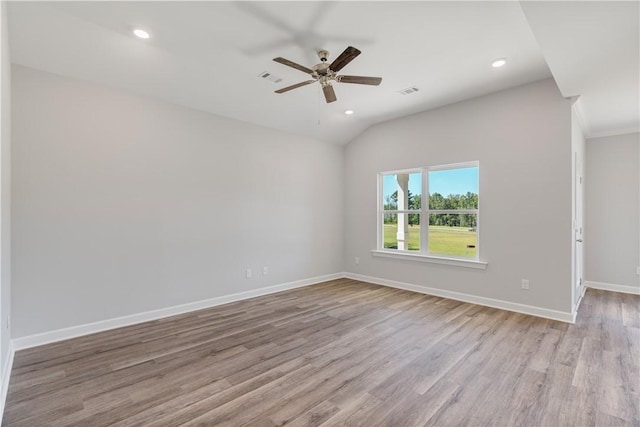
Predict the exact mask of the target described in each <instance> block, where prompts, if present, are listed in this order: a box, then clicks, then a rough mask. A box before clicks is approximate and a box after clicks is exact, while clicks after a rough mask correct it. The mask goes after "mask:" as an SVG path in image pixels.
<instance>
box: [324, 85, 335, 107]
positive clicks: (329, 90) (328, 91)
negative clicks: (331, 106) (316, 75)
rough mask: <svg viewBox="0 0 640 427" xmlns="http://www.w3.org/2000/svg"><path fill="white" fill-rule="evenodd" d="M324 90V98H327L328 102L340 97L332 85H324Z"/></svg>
mask: <svg viewBox="0 0 640 427" xmlns="http://www.w3.org/2000/svg"><path fill="white" fill-rule="evenodd" d="M322 92H324V99H326V100H327V104H328V103H330V102H333V101H335V100H337V99H338V98H336V93H335V92H334V91H333V86H331V85H327V86H323V88H322Z"/></svg>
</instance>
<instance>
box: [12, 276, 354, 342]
mask: <svg viewBox="0 0 640 427" xmlns="http://www.w3.org/2000/svg"><path fill="white" fill-rule="evenodd" d="M343 277H344V274H343V273H334V274H327V275H324V276H317V277H312V278H309V279H303V280H297V281H294V282H288V283H282V284H280V285H274V286H268V287H265V288H260V289H254V290H250V291H245V292H238V293H236V294H231V295H223V296H220V297H216V298H211V299H207V300H202V301H196V302H191V303H187V304H181V305H176V306H172V307H167V308H161V309H158V310H152V311H147V312H144V313H136V314H131V315H128V316H122V317H117V318H114V319H107V320H101V321H99V322H93V323H87V324H84V325H78V326H72V327H69V328H64V329H58V330H54V331H49V332H44V333H41V334H35V335H28V336H25V337H20V338H14V339H13V340H12V345H13V349H14V351H18V350H24V349H26V348H31V347H37V346H40V345H44V344H50V343H54V342H58V341H64V340H67V339H71V338H77V337H81V336H84V335H89V334H94V333H96V332H103V331H108V330H110V329H116V328H121V327H124V326H131V325H135V324H138V323H143V322H148V321H151V320H157V319H161V318H164V317H169V316H175V315H177V314H183V313H187V312H190V311H195V310H201V309H203V308H210V307H215V306H217V305H222V304H228V303H230V302H235V301H240V300H245V299H249V298H254V297H259V296H262V295H268V294H272V293H275V292H282V291H286V290H289V289H295V288H301V287H304V286H310V285H315V284H316V283H322V282H327V281H329V280H335V279H340V278H343Z"/></svg>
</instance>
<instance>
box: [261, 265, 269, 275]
mask: <svg viewBox="0 0 640 427" xmlns="http://www.w3.org/2000/svg"><path fill="white" fill-rule="evenodd" d="M267 274H269V267H262V275H263V276H266V275H267Z"/></svg>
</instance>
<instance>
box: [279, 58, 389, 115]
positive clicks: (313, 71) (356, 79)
mask: <svg viewBox="0 0 640 427" xmlns="http://www.w3.org/2000/svg"><path fill="white" fill-rule="evenodd" d="M360 53H361V52H360V51H359V50H358V49H356V48H355V47H353V46H349V47H348V48H346V49H345V50H344V52H342V53H341V54H340V56H338V57H337V58H336V59H335V60H334V61H333V62H332V63H331V64H327V58H328V57H329V52H328V51H326V50H321V51H320V52H318V56H319V57H320V61H321V62H320V63H319V64H317V65H314V66H313V67H312V68H307V67H305V66H302V65H300V64H296V63H295V62H292V61H289V60H288V59H284V58H281V57H277V58H273V60H274V61H276V62H279V63H280V64H283V65H286V66H289V67H291V68H295V69H296V70H300V71H302V72H303V73H307V74H309V75H311V78H312V79H313V80H306V81H304V82H301V83H296V84H294V85H291V86H287V87H284V88H282V89H278V90H276V91H275V92H276V93H284V92H288V91H290V90H293V89H297V88H299V87H302V86H306V85H310V84H311V83H315V82H320V84H321V85H322V92H323V93H324V98H325V99H326V100H327V103H329V102H333V101H335V100H336V99H337V98H336V93H335V92H334V90H333V86H332V85H331V83H332V82H338V83H356V84H361V85H372V86H378V85H379V84H380V82H382V77H364V76H344V75H338V74H337V72H338V71H340V70H342V69H343V68H344V67H345V65H347V64H348V63H349V62H351V61H353V59H354V58H355V57H356V56H358V55H360Z"/></svg>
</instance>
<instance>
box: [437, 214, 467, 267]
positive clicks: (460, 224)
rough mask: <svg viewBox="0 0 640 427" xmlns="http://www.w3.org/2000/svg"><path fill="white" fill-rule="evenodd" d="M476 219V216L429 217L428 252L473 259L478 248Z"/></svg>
mask: <svg viewBox="0 0 640 427" xmlns="http://www.w3.org/2000/svg"><path fill="white" fill-rule="evenodd" d="M477 219H478V218H477V215H476V214H431V215H429V252H430V253H432V254H438V255H449V256H454V257H464V258H475V257H476V254H477V246H478V238H477V232H476V227H477Z"/></svg>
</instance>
